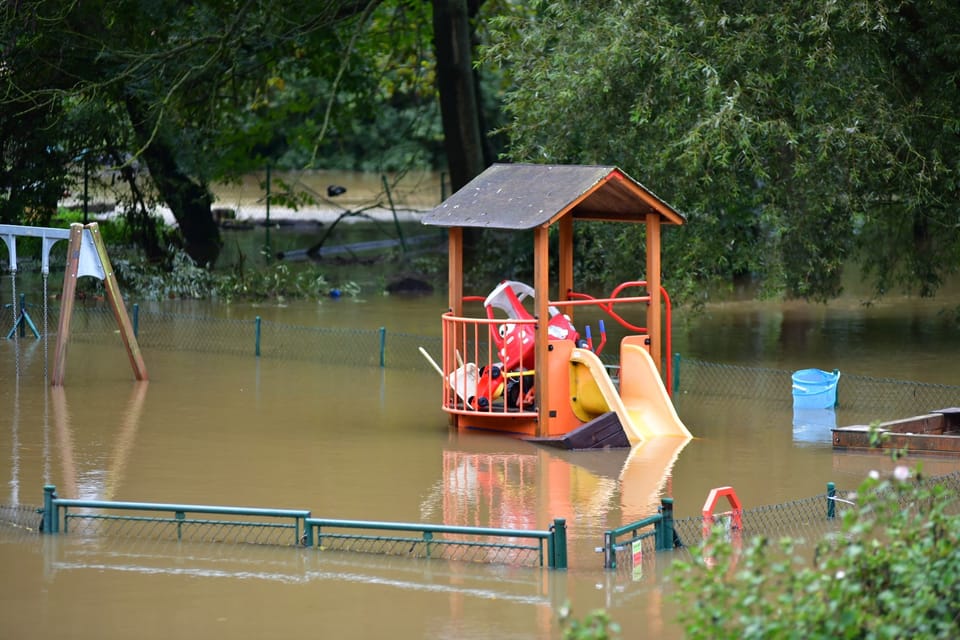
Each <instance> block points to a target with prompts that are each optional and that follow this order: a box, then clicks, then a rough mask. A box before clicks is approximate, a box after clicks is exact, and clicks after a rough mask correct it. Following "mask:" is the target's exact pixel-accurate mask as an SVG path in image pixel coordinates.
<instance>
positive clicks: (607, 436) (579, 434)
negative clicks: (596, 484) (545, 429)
mask: <svg viewBox="0 0 960 640" xmlns="http://www.w3.org/2000/svg"><path fill="white" fill-rule="evenodd" d="M524 440H526V441H528V442H535V443H537V444H543V445H547V446H551V447H557V448H559V449H619V448H622V447H629V446H630V440H629V439H628V438H627V434H626V432H625V431H624V430H623V426H622V425H621V424H620V418H618V417H617V414H616V413H614V412H613V411H610V412H608V413H605V414H603V415H602V416H599V417H597V418H594V419H593V420H591V421H590V422H587V423H585V424H584V425H583V426H581V427H577V428H576V429H574V430H573V431H570V432H568V433H566V434H564V435H562V436H553V437H548V438H536V437H528V438H524Z"/></svg>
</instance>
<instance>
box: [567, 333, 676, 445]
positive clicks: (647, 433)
mask: <svg viewBox="0 0 960 640" xmlns="http://www.w3.org/2000/svg"><path fill="white" fill-rule="evenodd" d="M570 396H571V398H572V400H571V403H572V408H573V412H574V413H575V414H576V415H577V417H578V418H580V419H581V420H583V421H584V422H587V421H589V420H592V419H593V418H596V417H598V416H600V415H602V414H604V413H606V412H608V411H615V412H616V414H617V417H618V418H620V424H621V425H622V426H623V430H624V431H625V432H626V434H627V438H628V439H629V440H630V443H631V444H634V445H636V444H639V443H641V442H645V441H646V440H649V439H651V438H656V437H661V436H672V437H682V438H687V439H689V438H692V437H693V436H692V435H691V434H690V431H688V430H687V428H686V426H684V424H683V422H681V421H680V417H679V416H678V415H677V412H676V410H675V409H674V408H673V403H672V402H671V401H670V396H669V395H667V390H666V389H665V388H664V386H663V382H662V381H661V379H660V372H659V371H657V367H656V365H654V363H653V359H652V358H651V357H650V354H649V353H647V350H646V349H644V348H643V347H641V346H639V345H636V344H626V343H625V344H621V346H620V390H619V392H618V391H617V387H616V385H614V383H613V381H612V380H611V379H610V376H609V375H608V374H607V370H606V368H605V367H604V366H603V363H602V362H601V361H600V358H598V357H597V355H596V354H595V353H593V352H592V351H590V350H589V349H574V350H573V351H572V352H571V353H570Z"/></svg>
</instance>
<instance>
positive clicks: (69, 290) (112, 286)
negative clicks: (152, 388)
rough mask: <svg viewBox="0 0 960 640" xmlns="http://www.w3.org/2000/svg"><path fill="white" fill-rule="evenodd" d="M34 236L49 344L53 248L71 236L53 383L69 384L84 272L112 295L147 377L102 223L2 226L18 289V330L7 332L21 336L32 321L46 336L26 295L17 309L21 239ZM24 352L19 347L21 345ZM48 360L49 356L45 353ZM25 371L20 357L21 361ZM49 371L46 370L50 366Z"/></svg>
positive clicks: (139, 370) (133, 360)
mask: <svg viewBox="0 0 960 640" xmlns="http://www.w3.org/2000/svg"><path fill="white" fill-rule="evenodd" d="M18 237H29V238H40V239H41V252H40V259H41V273H42V275H43V315H44V336H43V340H44V345H46V340H47V327H46V325H47V322H46V317H47V305H48V299H49V296H48V294H47V279H48V277H49V274H50V249H51V248H52V247H53V245H54V244H56V243H57V242H58V241H60V240H67V241H68V242H69V246H68V248H67V266H66V269H65V270H64V275H63V292H62V295H61V298H60V302H61V307H60V318H59V323H58V328H57V341H56V346H55V349H54V365H53V373H52V375H51V377H50V384H51V385H53V386H61V385H63V379H64V376H65V374H66V360H67V343H68V342H69V339H70V321H71V319H72V316H73V303H74V297H75V294H76V289H77V278H80V277H82V276H93V277H95V278H97V279H98V280H102V281H103V283H104V289H105V291H106V299H107V301H108V303H109V304H110V308H111V310H112V311H113V315H114V318H115V319H116V321H117V326H118V327H119V329H120V337H121V339H122V340H123V344H124V347H125V348H126V350H127V356H128V357H129V359H130V365H131V366H132V367H133V373H134V376H135V377H136V379H137V380H147V369H146V366H145V365H144V362H143V356H142V355H141V354H140V346H139V344H138V343H137V338H136V336H135V335H134V331H133V326H132V325H131V323H130V317H129V316H128V315H127V310H126V306H125V305H124V303H123V297H122V296H121V295H120V286H119V285H118V284H117V278H116V276H115V274H114V272H113V266H112V265H111V264H110V258H109V256H108V255H107V248H106V245H105V244H104V242H103V238H102V237H101V236H100V228H99V225H98V224H97V223H96V222H91V223H89V224H86V225H83V224H80V223H74V224H71V225H70V228H69V229H54V228H50V227H27V226H21V225H7V224H4V225H0V238H2V239H3V240H4V242H6V245H7V251H8V253H9V265H10V275H11V282H12V289H13V303H12V316H13V318H14V321H13V328H12V329H11V331H10V334H9V335H8V336H7V337H8V338H9V337H11V336H12V337H13V338H14V339H16V338H17V337H18V329H22V328H23V324H24V322H26V323H28V325H29V326H30V328H31V330H32V332H33V334H34V336H35V337H36V338H37V339H40V334H39V332H38V331H37V330H36V327H35V326H34V325H33V322H32V320H31V319H30V316H29V314H27V312H26V310H25V309H24V306H25V305H24V304H23V302H22V300H23V298H21V304H20V309H19V310H18V308H17V290H16V283H17V271H18V266H17V238H18ZM15 351H17V353H18V358H19V350H18V349H17V348H15ZM44 363H46V356H45V357H44ZM17 368H18V372H19V361H18V363H17ZM44 372H45V373H46V370H44Z"/></svg>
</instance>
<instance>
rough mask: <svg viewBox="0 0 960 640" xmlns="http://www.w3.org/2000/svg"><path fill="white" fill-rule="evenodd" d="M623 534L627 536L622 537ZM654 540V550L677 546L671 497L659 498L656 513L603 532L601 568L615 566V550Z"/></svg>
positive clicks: (622, 549) (626, 548)
mask: <svg viewBox="0 0 960 640" xmlns="http://www.w3.org/2000/svg"><path fill="white" fill-rule="evenodd" d="M624 536H629V537H627V538H626V539H624ZM650 539H652V540H653V541H654V549H655V550H656V551H669V550H670V549H673V548H675V547H676V546H677V543H676V535H675V534H674V531H673V498H663V499H661V500H660V507H659V508H658V509H657V513H656V514H654V515H652V516H647V517H646V518H642V519H640V520H637V521H636V522H631V523H629V524H625V525H623V526H622V527H618V528H616V529H610V530H608V531H605V532H604V534H603V546H602V547H600V548H599V549H598V551H603V568H604V569H616V568H617V552H618V551H625V550H632V549H633V546H634V544H636V543H639V544H641V545H642V544H643V541H644V540H650Z"/></svg>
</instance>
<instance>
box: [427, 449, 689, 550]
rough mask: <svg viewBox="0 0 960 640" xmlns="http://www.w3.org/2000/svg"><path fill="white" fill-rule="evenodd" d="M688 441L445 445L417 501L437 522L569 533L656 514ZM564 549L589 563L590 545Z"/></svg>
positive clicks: (591, 532)
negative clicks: (563, 524)
mask: <svg viewBox="0 0 960 640" xmlns="http://www.w3.org/2000/svg"><path fill="white" fill-rule="evenodd" d="M688 442H689V440H687V439H685V438H673V437H661V438H652V439H650V440H649V441H648V442H645V443H643V444H641V445H638V446H636V447H633V448H632V449H613V450H606V451H561V450H557V449H551V448H540V447H538V448H525V449H524V450H522V451H502V450H500V451H491V452H485V451H477V450H475V449H463V448H445V449H444V451H443V453H442V457H443V465H442V478H441V479H440V480H439V481H438V482H437V483H436V484H435V485H434V486H433V488H432V490H431V491H429V492H428V495H427V498H426V499H425V500H424V501H423V502H422V503H421V517H422V518H423V519H424V520H432V519H434V518H435V517H437V516H438V515H439V517H441V518H442V521H443V523H444V524H448V525H457V526H489V527H496V528H513V529H540V530H543V529H546V528H547V527H549V526H550V525H551V523H552V520H553V519H554V518H563V519H565V520H566V521H567V527H568V537H569V538H570V539H571V540H578V539H580V540H592V541H594V542H596V541H598V540H602V539H603V531H605V530H606V529H608V528H614V527H619V526H621V525H622V524H626V523H628V522H633V521H636V520H639V519H641V518H643V517H646V516H648V515H651V514H653V513H656V510H657V507H658V505H659V504H660V498H661V497H662V496H664V495H667V496H669V495H671V492H670V479H671V472H672V469H673V466H674V464H675V463H676V461H677V458H678V457H679V456H680V453H681V451H683V449H684V447H685V446H686V445H687V443H688ZM582 553H583V549H582V548H577V547H576V546H574V547H573V548H572V550H571V557H570V564H571V566H590V565H591V564H593V563H595V562H596V556H595V555H594V554H593V550H592V549H591V550H589V552H588V555H582Z"/></svg>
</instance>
